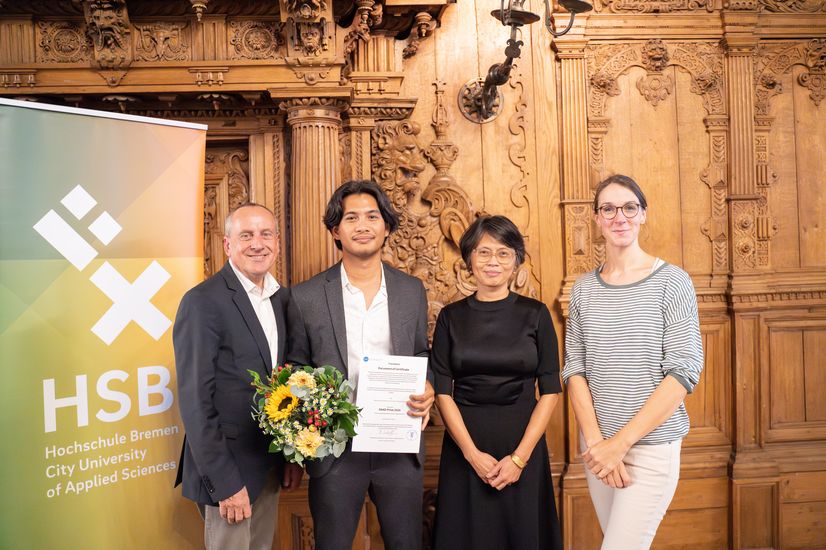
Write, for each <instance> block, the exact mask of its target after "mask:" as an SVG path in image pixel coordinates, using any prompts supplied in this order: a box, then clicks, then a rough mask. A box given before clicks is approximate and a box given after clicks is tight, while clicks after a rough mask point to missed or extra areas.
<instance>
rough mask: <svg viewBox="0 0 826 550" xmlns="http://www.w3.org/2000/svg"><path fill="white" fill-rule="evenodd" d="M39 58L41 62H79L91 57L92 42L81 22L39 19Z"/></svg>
mask: <svg viewBox="0 0 826 550" xmlns="http://www.w3.org/2000/svg"><path fill="white" fill-rule="evenodd" d="M37 31H38V34H39V36H40V40H39V41H38V50H37V60H38V61H39V62H41V63H78V62H83V61H89V60H90V59H91V42H90V41H89V39H88V38H87V36H86V34H85V33H84V31H83V27H82V25H81V24H80V23H75V22H70V21H39V22H38V23H37Z"/></svg>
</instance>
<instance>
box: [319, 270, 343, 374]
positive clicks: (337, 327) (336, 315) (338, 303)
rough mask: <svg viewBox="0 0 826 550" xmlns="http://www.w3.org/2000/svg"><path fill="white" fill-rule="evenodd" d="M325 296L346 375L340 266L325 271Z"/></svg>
mask: <svg viewBox="0 0 826 550" xmlns="http://www.w3.org/2000/svg"><path fill="white" fill-rule="evenodd" d="M324 291H325V293H326V294H327V308H328V309H329V310H330V320H331V321H332V323H333V332H335V334H336V345H338V353H339V355H341V364H342V365H344V374H345V375H347V323H346V321H345V320H344V295H343V294H342V292H341V264H340V263H339V264H336V265H334V266H333V267H331V268H330V269H329V270H327V284H326V285H324Z"/></svg>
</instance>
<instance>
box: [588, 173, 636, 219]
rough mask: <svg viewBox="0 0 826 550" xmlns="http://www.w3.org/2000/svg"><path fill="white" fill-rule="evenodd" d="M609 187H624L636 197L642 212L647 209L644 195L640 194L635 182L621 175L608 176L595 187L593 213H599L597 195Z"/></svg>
mask: <svg viewBox="0 0 826 550" xmlns="http://www.w3.org/2000/svg"><path fill="white" fill-rule="evenodd" d="M609 185H619V186H621V187H625V188H626V189H628V190H629V191H631V192H632V193H634V195H636V197H637V201H639V203H640V207H642V209H643V210H646V209H648V201H647V200H645V193H643V192H642V189H640V186H639V185H638V184H637V182H635V181H634V180H633V179H631V178H629V177H628V176H623V175H622V174H614V175H613V176H608V177H607V178H605V179H604V180H602V181H601V182H599V185H597V188H596V190H595V191H594V213H596V212H598V211H599V195H600V193H602V191H603V190H604V189H605V188H606V187H608V186H609Z"/></svg>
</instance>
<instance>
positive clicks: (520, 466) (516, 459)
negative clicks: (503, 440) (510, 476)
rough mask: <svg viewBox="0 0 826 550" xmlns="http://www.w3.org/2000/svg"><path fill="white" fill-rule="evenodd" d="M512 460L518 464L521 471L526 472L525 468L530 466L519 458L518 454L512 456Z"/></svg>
mask: <svg viewBox="0 0 826 550" xmlns="http://www.w3.org/2000/svg"><path fill="white" fill-rule="evenodd" d="M511 460H512V461H513V463H514V464H516V465H517V466H518V467H519V469H520V470H524V469H525V466H527V465H528V463H527V462H525V461H524V460H522V459H521V458H519V455H517V454H516V453H514V454H512V455H511Z"/></svg>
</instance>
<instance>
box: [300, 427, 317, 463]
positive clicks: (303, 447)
mask: <svg viewBox="0 0 826 550" xmlns="http://www.w3.org/2000/svg"><path fill="white" fill-rule="evenodd" d="M323 442H324V438H323V437H321V434H320V433H318V431H316V430H312V431H311V430H310V429H309V428H304V429H303V430H301V431H300V432H298V434H296V436H295V448H296V450H298V452H300V453H301V454H302V455H304V456H308V457H315V453H316V451H317V450H318V448H319V446H321V444H322V443H323Z"/></svg>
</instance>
